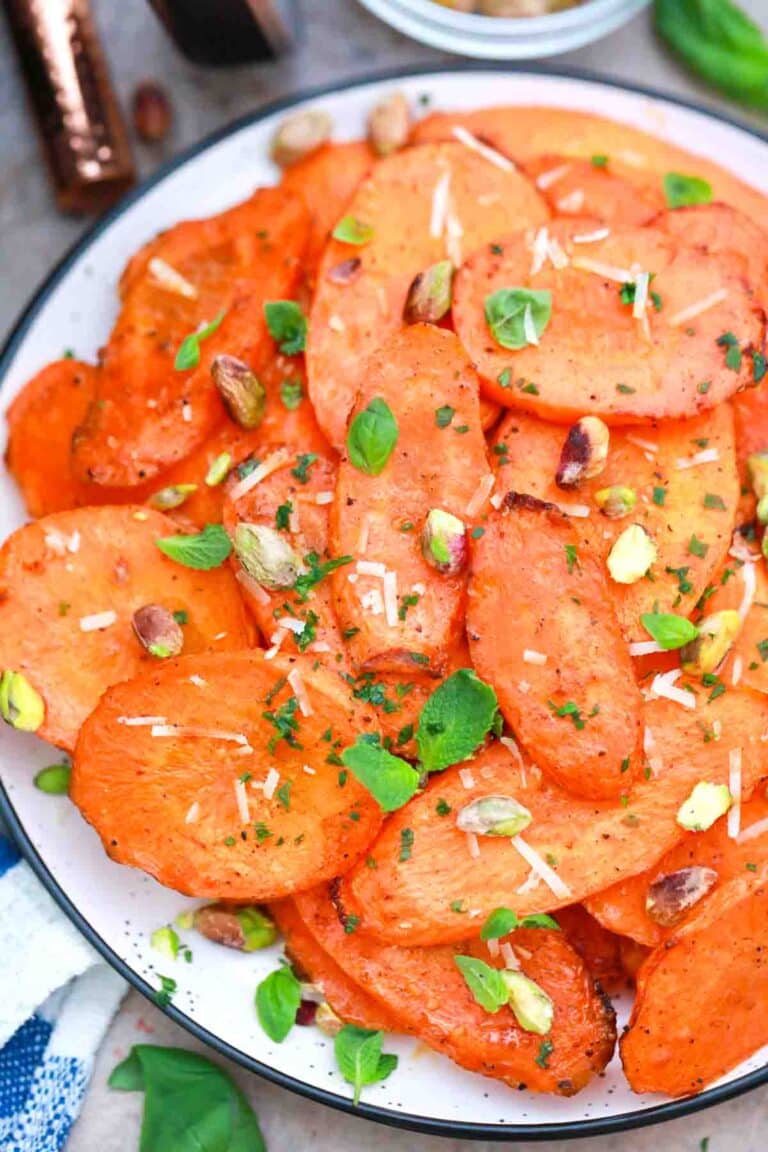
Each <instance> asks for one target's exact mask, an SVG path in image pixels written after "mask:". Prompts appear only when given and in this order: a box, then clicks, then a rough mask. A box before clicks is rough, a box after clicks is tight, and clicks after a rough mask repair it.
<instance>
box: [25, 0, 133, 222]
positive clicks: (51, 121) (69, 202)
mask: <svg viewBox="0 0 768 1152" xmlns="http://www.w3.org/2000/svg"><path fill="white" fill-rule="evenodd" d="M3 3H4V8H5V12H6V15H7V17H8V21H9V23H10V26H11V32H12V34H13V39H14V43H15V45H16V50H17V52H18V56H19V61H20V63H21V69H22V72H23V74H24V79H25V80H26V84H27V91H28V94H29V99H30V103H31V106H32V110H33V112H34V115H35V120H36V124H37V129H38V133H39V136H40V142H41V145H42V149H43V154H44V156H45V160H46V163H47V165H48V169H49V171H50V175H51V180H52V182H53V185H54V190H55V193H56V199H57V202H58V204H59V207H60V208H62V209H63V210H64V211H65V212H98V211H102V210H103V209H104V208H107V207H108V206H109V205H110V204H112V203H114V201H115V200H117V199H118V198H119V197H120V196H122V194H123V193H124V192H125V191H126V189H127V188H129V187H130V185H131V184H132V183H133V181H134V178H135V172H134V167H133V158H132V156H131V147H130V144H129V142H128V135H127V132H126V129H125V124H124V121H123V118H122V115H121V112H120V107H119V105H118V103H117V98H116V96H115V93H114V90H113V88H112V84H111V82H110V79H109V72H108V69H107V63H106V60H105V57H104V54H103V52H102V49H101V45H100V43H99V38H98V35H97V32H96V28H95V25H94V22H93V17H92V15H91V11H90V7H89V5H88V0H3Z"/></svg>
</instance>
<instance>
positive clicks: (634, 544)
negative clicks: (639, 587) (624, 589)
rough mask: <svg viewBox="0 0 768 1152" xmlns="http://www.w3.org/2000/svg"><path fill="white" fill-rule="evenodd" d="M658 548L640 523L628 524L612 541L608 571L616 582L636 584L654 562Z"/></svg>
mask: <svg viewBox="0 0 768 1152" xmlns="http://www.w3.org/2000/svg"><path fill="white" fill-rule="evenodd" d="M657 558H658V549H657V548H656V544H655V543H654V541H653V540H652V539H651V537H650V536H649V535H648V533H647V532H646V530H645V528H643V526H642V525H641V524H630V525H629V527H628V528H625V529H624V531H623V532H622V533H621V535H620V536H617V538H616V539H615V540H614V542H613V547H612V548H611V550H610V552H609V553H608V571H609V572H610V574H611V578H612V579H613V580H615V581H616V583H617V584H636V583H637V581H638V580H642V578H643V576H645V574H646V572H647V571H648V569H649V568H650V567H651V565H652V564H654V563H655V562H656V560H657Z"/></svg>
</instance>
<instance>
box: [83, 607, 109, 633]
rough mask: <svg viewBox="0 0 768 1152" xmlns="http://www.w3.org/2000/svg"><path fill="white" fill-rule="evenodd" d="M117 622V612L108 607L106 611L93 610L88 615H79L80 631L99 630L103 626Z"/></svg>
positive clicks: (106, 626) (107, 626)
mask: <svg viewBox="0 0 768 1152" xmlns="http://www.w3.org/2000/svg"><path fill="white" fill-rule="evenodd" d="M116 623H117V612H113V611H112V609H111V608H110V609H109V610H108V611H106V612H94V613H92V614H91V615H90V616H81V617H80V631H81V632H101V631H102V630H103V629H104V628H111V627H112V625H113V624H116Z"/></svg>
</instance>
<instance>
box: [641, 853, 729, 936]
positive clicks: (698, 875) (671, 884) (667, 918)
mask: <svg viewBox="0 0 768 1152" xmlns="http://www.w3.org/2000/svg"><path fill="white" fill-rule="evenodd" d="M717 880H718V876H717V872H715V870H714V868H703V867H702V866H701V865H699V864H693V865H691V867H690V868H680V869H678V871H677V872H666V873H663V874H662V875H661V876H657V877H656V879H655V880H653V881H652V882H651V884H650V885H649V887H648V893H647V895H646V897H645V910H646V912H647V913H648V916H649V917H650V919H651V920H653V922H654V923H655V924H659V925H660V926H661V927H662V928H673V927H674V925H675V924H678V923H679V922H680V921H681V920H682V918H683V916H685V914H686V912H688V911H689V910H690V909H691V908H693V906H694V904H698V902H699V900H701V899H702V898H703V897H704V896H706V895H707V893H708V892H710V891H711V890H712V889H713V888H714V886H715V884H717Z"/></svg>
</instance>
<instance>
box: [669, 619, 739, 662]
mask: <svg viewBox="0 0 768 1152" xmlns="http://www.w3.org/2000/svg"><path fill="white" fill-rule="evenodd" d="M741 624H742V621H741V616H740V615H739V613H738V612H736V611H735V609H733V608H724V609H723V610H722V611H721V612H713V613H712V615H711V616H706V617H705V618H704V619H703V620H702V621H701V622H700V623H699V624H698V629H699V634H698V636H697V637H696V639H695V640H691V642H690V644H686V645H685V647H684V648H683V649H681V652H680V663H681V665H682V667H683V669H684V671H686V672H689V673H691V674H692V675H694V676H704V675H706V674H707V673H709V672H714V671H715V669H716V668H717V667H718V666H719V665H720V664H722V662H723V660H724V659H725V657H726V656H727V655H728V653H729V652H730V650H731V648H732V647H733V644H734V641H735V640H736V638H737V636H738V635H739V632H740V631H741Z"/></svg>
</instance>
